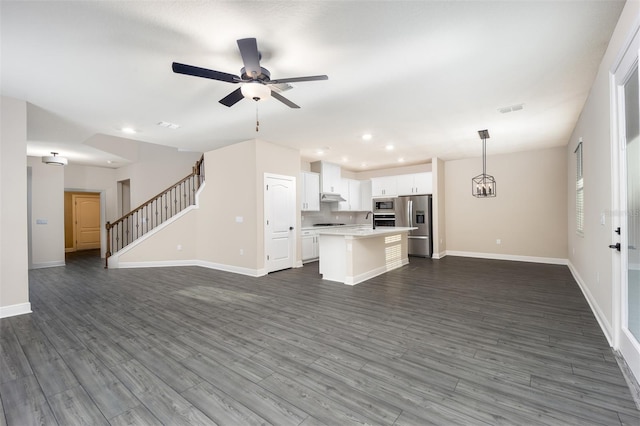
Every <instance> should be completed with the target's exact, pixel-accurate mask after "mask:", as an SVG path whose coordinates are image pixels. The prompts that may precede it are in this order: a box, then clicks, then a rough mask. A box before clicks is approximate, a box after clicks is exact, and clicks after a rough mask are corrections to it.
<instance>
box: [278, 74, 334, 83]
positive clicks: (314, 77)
mask: <svg viewBox="0 0 640 426" xmlns="http://www.w3.org/2000/svg"><path fill="white" fill-rule="evenodd" d="M318 80H329V77H328V76H326V75H311V76H309V77H292V78H281V79H278V80H270V81H269V84H278V83H297V82H300V81H318Z"/></svg>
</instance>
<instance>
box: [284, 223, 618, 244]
mask: <svg viewBox="0 0 640 426" xmlns="http://www.w3.org/2000/svg"><path fill="white" fill-rule="evenodd" d="M289 231H293V226H290V227H289ZM618 245H620V244H618Z"/></svg>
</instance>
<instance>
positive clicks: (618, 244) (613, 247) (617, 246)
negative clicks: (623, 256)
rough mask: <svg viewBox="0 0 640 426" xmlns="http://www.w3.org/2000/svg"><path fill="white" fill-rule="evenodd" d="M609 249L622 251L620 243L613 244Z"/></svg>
mask: <svg viewBox="0 0 640 426" xmlns="http://www.w3.org/2000/svg"><path fill="white" fill-rule="evenodd" d="M609 248H612V249H616V250H618V251H620V243H615V244H611V245H610V246H609Z"/></svg>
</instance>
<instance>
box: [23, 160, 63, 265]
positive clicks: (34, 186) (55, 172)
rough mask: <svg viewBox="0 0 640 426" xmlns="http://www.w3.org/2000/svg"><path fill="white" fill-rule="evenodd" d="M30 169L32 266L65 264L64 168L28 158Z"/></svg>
mask: <svg viewBox="0 0 640 426" xmlns="http://www.w3.org/2000/svg"><path fill="white" fill-rule="evenodd" d="M27 165H28V166H29V167H30V168H31V241H30V242H29V243H30V250H31V267H32V268H34V269H37V268H47V267H51V266H62V265H64V167H61V166H51V165H47V164H44V163H43V162H42V159H41V158H40V157H27Z"/></svg>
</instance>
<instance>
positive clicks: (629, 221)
mask: <svg viewBox="0 0 640 426" xmlns="http://www.w3.org/2000/svg"><path fill="white" fill-rule="evenodd" d="M637 30H638V28H636V32H635V36H634V37H633V38H632V39H631V41H630V43H629V45H628V49H627V50H626V52H625V54H624V55H623V56H622V59H621V60H620V62H619V64H618V66H617V68H616V69H615V72H614V75H613V81H614V85H615V86H614V92H613V95H614V105H613V107H614V110H615V112H616V131H615V136H616V137H615V152H616V156H617V163H616V166H617V167H616V168H617V171H616V173H617V176H614V180H615V182H616V183H617V185H615V186H614V199H615V200H616V201H615V202H614V208H615V209H616V210H617V211H618V212H620V213H621V214H619V215H617V216H618V217H617V222H616V223H615V224H614V226H615V227H616V228H617V229H616V232H617V233H618V234H619V237H618V236H616V235H614V236H613V237H614V238H613V242H614V244H613V245H611V246H610V247H612V248H615V247H616V245H615V244H616V243H617V244H618V246H617V250H616V253H615V254H614V263H613V265H614V280H615V284H616V288H617V289H618V291H617V295H618V297H616V299H615V300H614V310H615V312H616V318H615V330H614V331H615V342H614V344H615V346H616V349H618V350H619V351H620V352H621V353H622V355H623V356H624V359H625V361H626V362H627V365H629V368H630V369H631V371H632V372H633V374H634V376H635V377H636V379H637V380H638V381H640V93H639V88H640V77H639V74H638V57H639V49H640V35H639V33H638V31H637Z"/></svg>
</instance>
